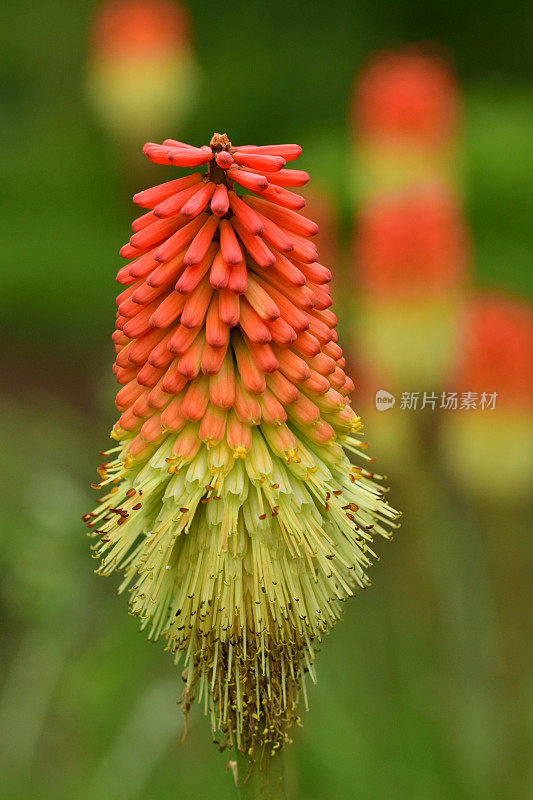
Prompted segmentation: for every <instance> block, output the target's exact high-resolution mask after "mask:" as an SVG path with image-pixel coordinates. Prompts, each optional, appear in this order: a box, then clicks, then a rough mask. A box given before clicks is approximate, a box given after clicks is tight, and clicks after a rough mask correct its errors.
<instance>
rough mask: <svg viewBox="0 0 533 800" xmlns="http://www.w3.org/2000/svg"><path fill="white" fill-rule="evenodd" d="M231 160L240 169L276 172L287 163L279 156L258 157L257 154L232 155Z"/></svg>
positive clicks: (236, 152)
mask: <svg viewBox="0 0 533 800" xmlns="http://www.w3.org/2000/svg"><path fill="white" fill-rule="evenodd" d="M233 160H234V161H235V163H236V164H238V165H239V166H240V167H251V168H252V169H254V170H264V171H265V172H278V170H280V169H281V168H282V167H284V166H285V164H286V163H287V162H286V161H285V159H284V158H282V157H281V156H268V155H259V154H257V153H240V152H238V151H237V150H236V151H235V152H234V153H233Z"/></svg>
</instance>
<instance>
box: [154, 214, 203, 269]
mask: <svg viewBox="0 0 533 800" xmlns="http://www.w3.org/2000/svg"><path fill="white" fill-rule="evenodd" d="M206 219H207V217H206V216H205V215H204V214H201V215H200V216H199V217H196V219H193V220H192V221H191V222H189V223H188V224H187V225H185V226H184V227H183V228H181V229H180V230H179V231H177V232H176V233H175V234H174V235H173V236H170V237H169V238H168V239H167V240H166V241H165V242H164V243H163V244H162V245H160V246H159V247H158V248H157V250H156V251H155V253H154V258H155V259H156V261H170V259H171V258H174V256H176V255H177V254H178V253H179V251H180V250H183V248H184V247H185V245H187V244H189V242H192V240H193V239H194V237H195V236H196V234H197V233H198V231H199V230H200V228H201V227H202V225H203V224H204V223H205V222H206ZM208 246H209V245H208ZM198 260H199V261H201V258H199V259H198Z"/></svg>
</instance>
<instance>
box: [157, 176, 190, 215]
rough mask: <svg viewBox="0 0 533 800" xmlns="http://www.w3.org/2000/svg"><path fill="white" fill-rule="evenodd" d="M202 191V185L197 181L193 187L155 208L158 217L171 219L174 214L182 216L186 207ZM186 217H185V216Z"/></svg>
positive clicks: (172, 196)
mask: <svg viewBox="0 0 533 800" xmlns="http://www.w3.org/2000/svg"><path fill="white" fill-rule="evenodd" d="M199 191H200V184H199V183H198V181H195V182H194V184H193V185H192V186H189V187H187V188H185V189H183V190H182V191H181V192H178V193H177V194H173V195H171V196H170V197H168V198H167V199H166V200H163V201H162V202H161V203H158V204H157V205H156V207H155V208H154V214H155V216H156V217H171V216H172V215H173V214H178V213H179V214H181V212H182V209H183V207H184V206H185V205H188V203H189V200H190V199H191V198H192V197H195V196H196V195H197V194H198V192H199ZM184 216H185V215H184Z"/></svg>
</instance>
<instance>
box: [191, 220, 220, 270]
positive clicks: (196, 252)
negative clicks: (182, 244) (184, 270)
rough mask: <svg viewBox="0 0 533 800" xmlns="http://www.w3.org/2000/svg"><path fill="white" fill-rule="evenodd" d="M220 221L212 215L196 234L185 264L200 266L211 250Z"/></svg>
mask: <svg viewBox="0 0 533 800" xmlns="http://www.w3.org/2000/svg"><path fill="white" fill-rule="evenodd" d="M219 222H220V220H219V218H218V217H216V216H214V215H213V214H211V215H210V216H209V217H208V218H207V220H206V221H205V222H204V224H203V225H202V227H201V229H200V230H199V231H198V233H197V234H196V236H195V238H194V239H193V241H192V244H191V245H190V247H189V249H188V250H187V252H186V253H185V259H184V261H185V264H199V263H200V261H201V260H202V258H203V257H204V256H205V254H206V253H207V251H208V250H209V245H210V244H211V242H212V240H213V236H214V235H215V231H216V229H217V228H218V224H219Z"/></svg>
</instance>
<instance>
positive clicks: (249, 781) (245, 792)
mask: <svg viewBox="0 0 533 800" xmlns="http://www.w3.org/2000/svg"><path fill="white" fill-rule="evenodd" d="M237 765H238V774H239V784H238V791H239V797H240V798H241V800H287V797H288V795H287V784H286V780H285V758H284V755H283V751H281V752H280V753H277V754H276V755H275V756H272V757H271V758H269V759H268V762H267V763H266V764H264V765H263V769H260V767H259V763H256V764H254V766H253V767H251V765H250V762H249V761H248V759H247V758H245V757H244V756H241V755H240V754H238V755H237ZM250 769H251V771H250Z"/></svg>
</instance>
